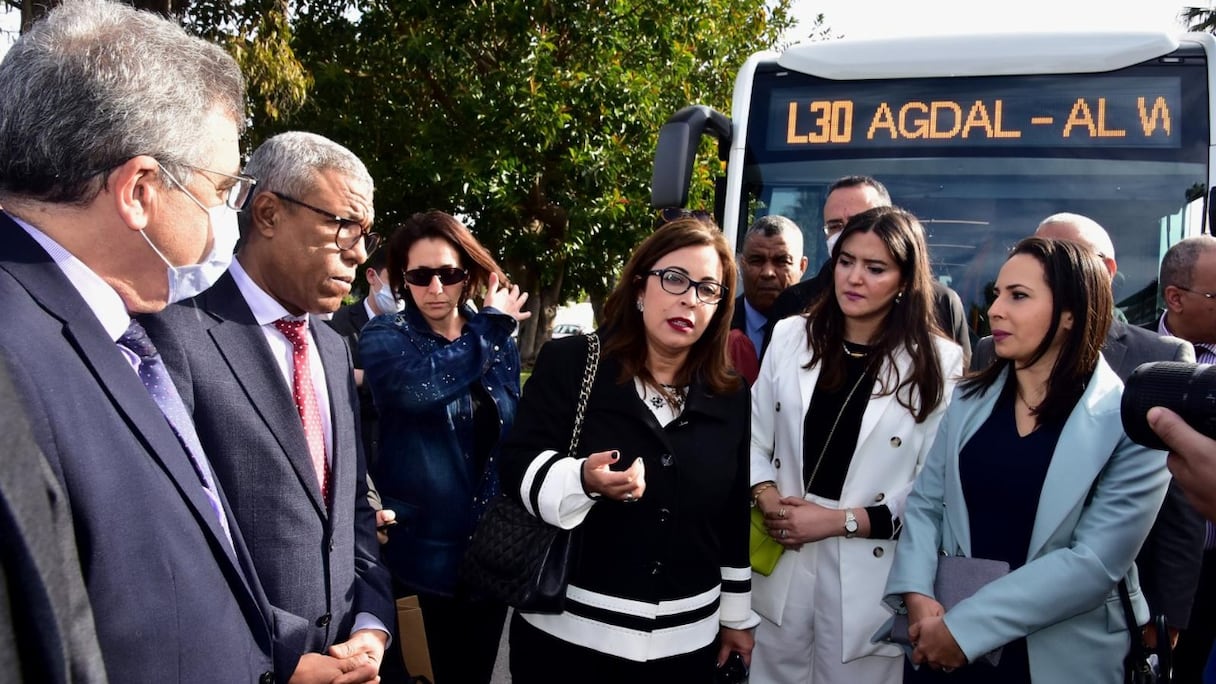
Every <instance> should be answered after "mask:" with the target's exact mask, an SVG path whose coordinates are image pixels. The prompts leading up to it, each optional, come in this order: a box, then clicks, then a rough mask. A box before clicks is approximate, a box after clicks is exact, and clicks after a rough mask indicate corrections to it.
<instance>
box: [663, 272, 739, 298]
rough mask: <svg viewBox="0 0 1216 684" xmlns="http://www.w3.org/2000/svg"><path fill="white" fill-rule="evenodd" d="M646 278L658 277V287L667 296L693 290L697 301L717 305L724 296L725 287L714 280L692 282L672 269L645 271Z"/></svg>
mask: <svg viewBox="0 0 1216 684" xmlns="http://www.w3.org/2000/svg"><path fill="white" fill-rule="evenodd" d="M646 275H648V276H658V277H659V285H660V286H662V288H663V291H664V292H666V293H667V294H673V295H682V294H684V293H685V292H688V290H689V289H692V288H695V292H696V293H697V299H699V300H701V301H702V302H703V303H705V304H717V303H718V302H720V301H722V298H723V297H725V296H726V286H725V285H723V284H722V283H719V282H718V281H716V280H693V279H692V278H689V277H688V275H687V274H685V273H684V272H682V271H677V270H675V269H674V268H661V269H658V270H656V271H647V272H646Z"/></svg>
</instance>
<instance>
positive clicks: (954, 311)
mask: <svg viewBox="0 0 1216 684" xmlns="http://www.w3.org/2000/svg"><path fill="white" fill-rule="evenodd" d="M889 206H891V195H890V194H889V193H888V192H887V188H886V186H884V185H883V184H882V183H880V182H878V180H876V179H874V178H871V177H869V176H845V177H844V178H839V179H837V180H836V181H834V182H833V183H832V184H831V185H830V186H828V194H827V198H826V199H825V200H824V202H823V235H824V239H825V240H826V241H827V247H828V255H829V257H828V259H827V261H825V262H824V264H823V266H822V268H820V269H819V273H817V274H816V275H815V277H813V278H809V279H807V280H804V281H802V282H800V283H796V284H794V285H792V286H790V287H788V288H786V289H785V291H784V292H782V293H781V294H780V296H778V297H777V300H776V301H775V302H773V307H772V309H771V310H770V311H769V314H768V325H767V326H766V328H765V336H764V345H763V346H764V349H762V350H761V356H763V354H764V351H765V349H767V348H768V341H769V339H770V338H771V337H772V335H773V327H774V326H776V325H777V321H779V320H781V319H782V318H787V317H789V316H796V315H798V314H800V313H802V312H803V311H805V310H806V308H807V307H808V306H809V305H810V303H811V302H812V301H813V300H814V299H815V296H816V295H817V294H819V293H820V292H821V291H822V290H823V288H824V287H825V286H826V284H827V283H828V282H829V281H830V279H831V277H832V268H833V264H834V263H835V262H834V261H833V260H832V259H831V256H830V255H831V254H832V250H833V249H834V248H835V246H836V239H837V238H839V237H840V233H841V231H843V230H844V225H845V224H846V223H848V221H849V218H850V217H852V216H854V215H855V214H860V213H861V212H863V211H865V210H867V209H873V208H874V207H889ZM933 305H934V307H933V308H934V311H935V313H936V314H937V321H936V322H937V326H938V327H939V328H941V330H942V332H944V333H946V335H948V336H949V337H950V338H951V339H953V340H954V341H955V342H957V343H958V345H959V346H960V347H962V348H963V365H966V364H967V363H968V362H969V361H970V359H971V335H970V333H969V332H968V331H967V319H966V316H965V314H964V312H963V301H962V299H960V298H959V296H958V293H957V292H955V291H954V290H951V289H950V288H948V287H946V286H945V285H942V284H941V283H939V282H938V281H937V280H936V279H935V280H934V281H933Z"/></svg>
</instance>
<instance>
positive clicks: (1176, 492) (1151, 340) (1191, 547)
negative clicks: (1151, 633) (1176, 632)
mask: <svg viewBox="0 0 1216 684" xmlns="http://www.w3.org/2000/svg"><path fill="white" fill-rule="evenodd" d="M1102 356H1103V358H1105V359H1106V363H1107V364H1108V365H1110V367H1111V368H1113V369H1114V370H1115V373H1116V374H1118V376H1119V378H1120V379H1122V380H1123V381H1124V382H1126V381H1127V378H1128V377H1129V376H1130V375H1131V374H1132V371H1134V370H1136V367H1137V366H1139V365H1140V364H1142V363H1149V362H1150V361H1183V362H1188V363H1193V362H1194V361H1195V350H1194V348H1193V347H1192V346H1191V345H1190V343H1189V342H1185V341H1183V340H1180V339H1178V338H1175V337H1162V336H1160V335H1158V334H1157V333H1155V332H1150V331H1148V330H1144V329H1143V328H1137V327H1135V326H1132V325H1128V324H1127V323H1121V322H1119V321H1114V322H1112V323H1111V326H1110V330H1109V331H1108V332H1107V334H1106V342H1105V343H1104V344H1103V346H1102ZM995 357H996V355H995V353H994V351H993V347H992V338H991V337H985V338H983V339H982V340H980V341H979V342H978V343H977V344H976V345H975V356H973V357H972V359H971V369H972V370H980V369H982V368H985V367H987V366H988V364H990V363H992V362H993V360H994V359H995ZM1203 535H1204V522H1203V518H1202V516H1200V515H1199V513H1198V512H1197V511H1196V510H1195V508H1194V507H1193V506H1191V504H1190V503H1188V502H1187V500H1186V496H1185V495H1183V493H1182V489H1181V488H1180V487H1178V484H1177V483H1176V482H1175V481H1174V480H1172V479H1171V480H1170V487H1169V489H1168V490H1167V492H1166V495H1165V501H1164V502H1163V503H1162V504H1161V510H1160V512H1158V513H1157V520H1156V522H1154V523H1153V529H1152V531H1151V532H1149V535H1148V539H1146V540H1145V541H1144V546H1143V547H1142V548H1141V549H1140V554H1139V555H1138V556H1137V557H1136V567H1137V569H1138V570H1139V571H1140V588H1141V590H1143V591H1144V596H1145V598H1146V599H1147V600H1148V605H1149V608H1150V609H1151V610H1152V611H1153V614H1154V615H1160V614H1164V615H1165V619H1166V621H1167V622H1168V623H1169V625H1170V626H1171V627H1176V628H1178V629H1185V628H1186V626H1187V623H1189V622H1190V619H1191V603H1192V601H1193V599H1194V597H1195V590H1196V588H1197V587H1198V586H1199V571H1200V568H1201V567H1202V565H1203Z"/></svg>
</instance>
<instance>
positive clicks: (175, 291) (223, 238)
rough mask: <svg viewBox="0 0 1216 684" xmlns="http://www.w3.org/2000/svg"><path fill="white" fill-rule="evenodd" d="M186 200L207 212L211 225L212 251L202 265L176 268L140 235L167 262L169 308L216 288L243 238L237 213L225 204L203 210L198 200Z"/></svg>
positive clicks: (146, 238) (144, 233)
mask: <svg viewBox="0 0 1216 684" xmlns="http://www.w3.org/2000/svg"><path fill="white" fill-rule="evenodd" d="M186 196H187V197H189V198H190V199H191V201H193V202H194V203H195V204H197V205H198V206H199V207H201V208H202V209H203V211H205V212H207V221H208V223H210V224H211V251H210V252H209V253H208V254H207V256H205V257H203V260H202V261H201V262H199V263H197V264H189V265H186V266H174V265H173V264H171V263H169V260H168V259H166V258H165V255H164V254H162V253H161V251H160V250H159V249H157V248H156V245H154V244H152V241H151V240H150V239H148V234H147V233H146V232H145V231H142V230H141V231H139V234H140V235H143V236H144V241H145V242H147V243H148V246H149V247H151V248H152V251H153V252H156V256H158V257H160V260H161V261H163V262H165V266H167V267H168V278H169V303H170V304H172V303H174V302H180V301H182V300H183V299H189V298H191V297H193V296H195V295H197V294H199V293H201V292H202V291H204V290H206V289H207V288H209V287H211V286H212V285H214V284H215V282H216V281H217V280H219V279H220V276H222V275H224V271H227V270H228V266H229V265H230V264H231V263H232V250H233V248H234V247H236V242H237V240H238V239H240V236H241V229H240V227H239V226H238V225H237V218H236V210H235V209H232V208H230V207H229V206H228V205H227V204H226V203H222V202H221V203H220V204H217V205H216V206H214V207H211V208H210V209H208V208H207V207H204V206H203V204H202V202H199V201H198V200H197V199H195V198H194V195H191V194H190V193H188V192H187V193H186Z"/></svg>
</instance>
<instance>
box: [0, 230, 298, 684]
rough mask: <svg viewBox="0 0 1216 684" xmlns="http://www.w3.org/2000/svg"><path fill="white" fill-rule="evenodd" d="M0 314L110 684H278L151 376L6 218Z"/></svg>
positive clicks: (241, 575) (251, 599) (247, 571)
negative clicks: (147, 378) (66, 510)
mask: <svg viewBox="0 0 1216 684" xmlns="http://www.w3.org/2000/svg"><path fill="white" fill-rule="evenodd" d="M0 302H4V315H5V320H6V323H7V324H6V325H4V326H0V355H2V357H3V361H4V363H5V365H6V366H7V368H8V370H9V372H10V374H11V375H12V378H13V383H14V385H15V386H16V387H17V391H18V392H19V393H20V395H21V397H22V400H23V404H24V408H25V410H26V413H27V415H28V416H29V420H30V425H31V426H32V428H33V431H34V439H35V442H37V444H38V446H39V447H40V448H41V449H42V452H43V454H44V455H45V456H46V458H47V462H48V463H49V464H50V467H51V469H52V471H53V472H54V473H55V475H56V477H57V479H58V480H59V483H58V484H59V486H60V487H61V488H62V489H63V493H64V494H65V496H66V497H67V500H68V502H69V504H70V508H71V514H72V519H73V521H74V528H75V533H76V543H77V547H78V550H79V554H80V564H81V570H82V574H83V576H84V580H85V587H86V589H87V591H88V595H89V600H90V601H91V602H92V606H93V614H94V616H95V619H96V627H97V638H98V641H99V643H100V644H101V649H102V656H103V658H104V660H105V666H106V671H107V673H108V675H109V678H110V679H111V681H115V682H149V683H152V682H155V683H157V684H160V683H163V682H220V681H222V682H254V681H267V680H269V679H273V674H272V673H271V670H272V665H271V656H272V640H271V622H270V617H269V615H270V612H269V611H270V608H269V605H268V604H267V603H266V600H265V596H264V595H263V594H262V591H261V587H260V586H259V585H258V583H257V580H256V575H255V573H254V572H253V569H252V565H251V563H250V560H249V556H248V552H247V550H246V549H245V546H244V544H243V542H242V541H241V538H240V534H239V528H238V527H237V526H236V523H235V521H233V520H232V519H231V516H229V523H230V525H231V527H232V529H233V534H234V540H233V542H234V545H233V546H230V545H229V543H228V541H227V539H226V538H225V536H224V532H223V530H222V528H221V527H220V525H219V522H218V521H217V520H216V519H215V514H214V511H213V509H212V508H211V505H210V503H209V502H208V500H207V498H206V496H205V495H204V493H203V489H202V485H201V484H200V483H199V479H198V475H196V474H195V471H194V467H193V466H192V465H191V463H190V461H189V458H188V456H187V455H186V453H185V451H184V450H183V448H182V446H181V444H180V442H178V439H177V437H176V436H175V435H174V433H173V430H172V429H171V428H170V427H169V423H168V422H167V421H166V420H165V418H164V416H163V414H161V412H160V409H158V408H157V406H156V404H155V402H153V400H152V398H151V396H150V395H149V394H148V391H147V390H146V389H144V386H143V383H141V382H140V380H139V376H138V375H137V374H136V373H135V371H134V370H133V369H132V368H131V365H130V364H129V363H128V362H127V359H126V357H125V356H123V354H122V352H121V351H119V348H118V346H117V345H116V344H115V343H114V341H113V339H111V338H110V337H109V335H107V334H106V331H105V329H103V328H102V326H101V323H100V322H99V321H98V319H97V317H96V316H95V315H94V314H93V312H92V310H91V309H89V308H88V305H87V304H86V303H85V301H84V299H82V298H81V297H80V294H79V293H78V292H77V291H76V289H75V288H74V287H73V286H72V284H71V283H70V282H69V281H68V280H67V278H66V277H64V275H63V272H62V271H60V269H59V267H58V266H56V265H55V263H54V262H52V261H51V259H50V257H49V256H48V255H47V254H46V252H45V251H44V250H43V249H42V248H41V247H40V246H39V245H38V243H36V242H35V241H34V240H33V239H31V238H30V237H29V235H27V234H26V233H25V231H24V230H22V229H21V228H20V227H19V226H17V225H16V224H15V223H13V222H12V221H11V220H9V218H8V217H7V216H4V215H0ZM221 495H222V493H221ZM228 510H229V511H231V507H229V508H228ZM290 674H291V672H290V671H288V672H282V671H280V672H279V675H280V676H281V678H282V680H284V681H285V680H286V679H287V677H288V676H290Z"/></svg>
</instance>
